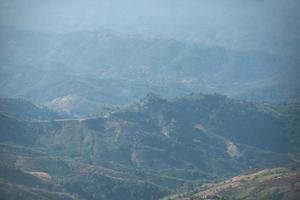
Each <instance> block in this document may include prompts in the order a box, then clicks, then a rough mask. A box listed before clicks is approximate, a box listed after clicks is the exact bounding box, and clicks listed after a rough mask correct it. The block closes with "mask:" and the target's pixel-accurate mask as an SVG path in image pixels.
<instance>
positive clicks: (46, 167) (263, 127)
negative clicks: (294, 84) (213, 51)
mask: <svg viewBox="0 0 300 200" xmlns="http://www.w3.org/2000/svg"><path fill="white" fill-rule="evenodd" d="M283 108H286V106H284V105H281V107H278V106H276V109H275V108H274V105H273V104H272V106H270V105H263V104H260V105H257V104H253V103H247V102H243V101H237V100H233V99H230V98H226V97H224V96H221V95H204V94H199V95H195V94H191V95H189V96H185V97H182V98H178V99H172V100H166V99H162V98H160V97H159V96H157V95H155V94H148V95H147V96H146V97H145V98H143V99H142V100H140V101H138V102H136V103H133V104H131V106H130V107H128V108H127V109H117V108H116V109H106V110H104V111H102V112H101V114H100V115H99V116H98V117H97V118H92V119H81V120H80V119H57V120H31V121H24V120H17V119H15V118H13V117H11V116H7V115H2V119H1V124H0V125H1V126H0V128H1V138H0V139H1V148H0V149H1V152H2V153H1V156H2V157H3V158H5V159H3V160H2V162H4V163H5V164H6V165H8V166H9V168H12V167H13V168H17V169H19V170H21V171H23V172H28V173H29V175H30V176H39V177H40V176H41V177H42V180H44V181H45V178H46V180H47V181H48V182H49V184H50V186H49V187H50V189H49V188H47V187H46V186H41V187H42V188H44V190H46V191H48V192H54V193H55V194H56V193H57V192H67V193H69V194H70V193H72V194H73V196H72V197H74V198H83V199H97V198H100V199H124V198H126V199H158V198H159V197H162V196H164V195H167V194H170V193H171V192H172V191H174V190H176V189H178V188H180V187H182V186H184V185H189V184H195V183H199V182H208V181H212V180H219V179H221V178H225V177H230V176H232V175H238V174H239V173H241V172H245V171H248V170H250V169H253V168H265V167H272V166H281V165H285V164H288V163H293V162H295V161H297V157H296V156H294V155H293V154H292V153H295V152H297V149H298V148H299V144H298V143H293V142H291V138H290V136H291V135H292V136H293V135H294V134H292V133H295V132H298V130H297V129H296V128H295V126H294V125H293V124H289V123H287V121H290V120H288V119H289V117H287V115H286V114H281V113H286V112H287V110H288V109H284V110H285V112H283V111H282V110H283ZM279 111H280V112H279ZM285 120H287V121H285ZM287 126H288V128H287ZM249 129H250V130H251V131H249ZM290 129H293V130H294V132H289V131H288V130H290ZM297 135H298V134H297ZM41 177H40V178H41ZM47 177H48V178H47ZM49 177H51V179H50V180H49ZM2 179H4V180H5V181H6V182H9V183H10V182H11V181H10V180H7V178H5V177H2ZM47 181H46V182H47ZM13 184H17V185H24V184H23V183H13ZM38 185H39V184H38ZM25 186H26V184H25ZM18 187H19V186H18ZM18 187H17V188H18ZM59 188H60V189H59ZM121 193H122V195H120V194H121ZM117 194H118V195H117Z"/></svg>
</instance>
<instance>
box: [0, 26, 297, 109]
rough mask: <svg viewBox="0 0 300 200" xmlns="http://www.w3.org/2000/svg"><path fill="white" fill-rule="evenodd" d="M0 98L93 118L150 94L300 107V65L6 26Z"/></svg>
mask: <svg viewBox="0 0 300 200" xmlns="http://www.w3.org/2000/svg"><path fill="white" fill-rule="evenodd" d="M1 30H2V31H1V35H0V40H1V41H0V43H1V48H0V52H1V55H0V58H1V63H0V70H1V77H0V94H1V96H2V97H12V98H24V99H27V100H30V101H33V102H35V103H37V104H43V105H46V106H48V107H49V108H52V109H55V110H58V111H64V112H69V113H71V114H75V115H87V114H89V113H91V112H92V111H94V110H95V109H97V108H100V107H104V106H109V105H124V104H128V103H130V102H131V101H133V100H134V99H137V98H141V97H142V96H144V95H145V94H146V93H147V92H150V91H152V92H155V93H158V94H163V95H165V96H168V97H176V96H178V95H185V94H188V93H190V92H205V93H214V92H218V93H222V94H225V95H228V96H230V97H235V98H240V99H248V100H255V101H264V100H271V101H289V102H291V101H292V102H295V101H298V100H299V96H300V93H299V91H300V90H299V87H298V86H299V85H300V84H299V79H298V77H297V74H299V67H298V65H299V63H300V62H299V59H298V58H296V57H292V56H291V57H287V56H286V55H282V56H279V55H277V54H270V53H266V52H258V51H238V50H229V49H226V48H221V47H216V46H204V45H201V44H190V43H184V42H180V41H177V40H169V39H154V38H153V39H151V38H142V37H140V38H139V37H136V36H130V35H124V34H117V33H114V32H112V31H104V30H100V31H91V32H88V31H81V32H67V33H62V34H50V33H43V32H37V31H33V30H22V29H17V28H11V27H2V28H1Z"/></svg>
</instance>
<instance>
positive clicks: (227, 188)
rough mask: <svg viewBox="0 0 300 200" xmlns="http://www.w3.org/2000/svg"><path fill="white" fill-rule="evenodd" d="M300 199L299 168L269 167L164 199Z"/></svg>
mask: <svg viewBox="0 0 300 200" xmlns="http://www.w3.org/2000/svg"><path fill="white" fill-rule="evenodd" d="M299 198H300V171H299V169H297V170H295V169H294V170H290V169H287V168H271V169H265V170H262V171H257V172H254V173H251V174H246V175H241V176H235V177H233V178H230V179H227V180H224V181H221V182H218V183H214V184H206V185H202V186H201V187H198V188H197V189H194V190H193V191H191V192H187V193H183V194H177V195H174V196H170V197H166V198H164V199H165V200H197V199H198V200H205V199H207V200H208V199H210V200H233V199H236V200H238V199H241V200H242V199H243V200H252V199H253V200H254V199H255V200H256V199H257V200H262V199H278V200H280V199H282V200H297V199H299Z"/></svg>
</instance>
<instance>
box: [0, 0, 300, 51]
mask: <svg viewBox="0 0 300 200" xmlns="http://www.w3.org/2000/svg"><path fill="white" fill-rule="evenodd" d="M298 2H299V1H298V0H227V1H224V0H184V1H183V0H172V1H171V0H151V1H146V0H102V1H101V0H100V1H92V0H89V1H70V0H62V1H61V0H52V1H51V0H44V1H40V0H4V1H1V4H2V5H1V24H2V25H6V26H7V25H8V26H16V27H19V28H20V27H21V28H25V29H34V30H39V31H46V32H51V33H61V32H67V31H78V30H80V31H95V30H96V31H97V30H99V29H111V30H114V31H117V32H121V33H128V34H140V35H142V36H146V37H147V36H151V37H160V38H162V37H167V38H176V39H179V40H186V41H192V42H199V43H203V44H209V45H210V44H213V45H220V46H226V47H228V48H241V49H253V48H254V49H257V50H259V49H264V48H265V49H272V50H275V51H279V50H280V51H281V52H286V51H296V50H297V49H298V47H299V35H300V34H299V33H300V31H299V30H300V20H299V19H300V17H299V12H298V10H299V4H300V3H298ZM270 45H271V46H270Z"/></svg>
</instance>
